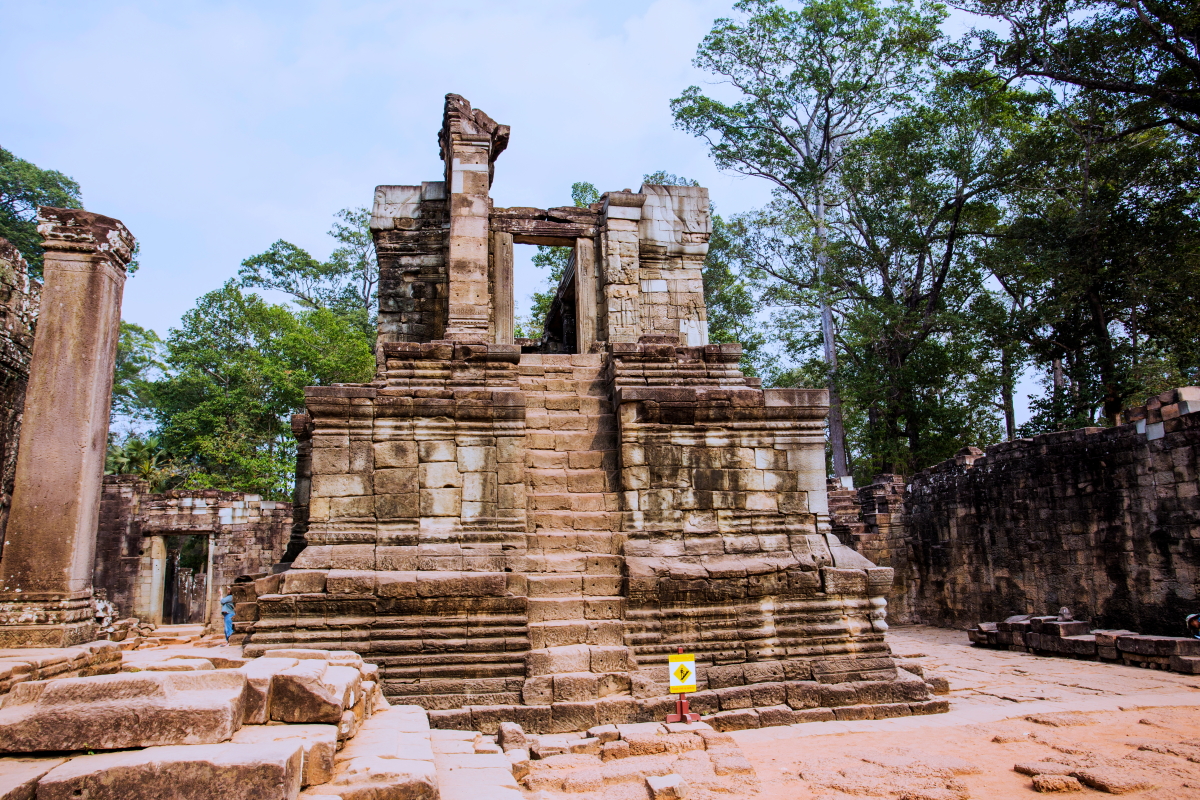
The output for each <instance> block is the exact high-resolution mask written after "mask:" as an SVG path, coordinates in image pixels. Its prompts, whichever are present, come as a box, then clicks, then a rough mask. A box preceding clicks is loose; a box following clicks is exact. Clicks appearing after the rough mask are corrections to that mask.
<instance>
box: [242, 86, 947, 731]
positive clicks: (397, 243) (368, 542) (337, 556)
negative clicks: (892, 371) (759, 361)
mask: <svg viewBox="0 0 1200 800" xmlns="http://www.w3.org/2000/svg"><path fill="white" fill-rule="evenodd" d="M508 139H509V128H508V126H505V125H500V124H497V123H496V122H494V121H493V120H492V119H490V118H489V117H488V116H487V115H486V114H484V113H483V112H482V111H480V110H478V109H472V108H471V106H470V105H469V104H468V103H467V101H466V100H464V99H463V98H461V97H459V96H457V95H449V96H448V97H447V100H446V106H445V114H444V118H443V123H442V129H441V132H440V134H439V136H438V143H439V146H440V148H441V156H442V160H443V161H444V162H445V175H444V177H443V179H442V180H439V181H431V182H425V183H422V184H420V185H411V186H381V187H379V188H378V189H377V190H376V194H375V205H374V210H373V216H372V220H371V227H372V231H373V235H374V237H375V243H376V249H377V252H378V255H379V262H380V309H381V310H380V314H379V345H378V349H377V356H378V359H377V369H376V375H375V380H373V381H372V382H371V383H369V384H363V385H338V386H332V387H316V388H310V389H309V390H308V391H307V397H306V403H307V413H306V414H304V415H300V416H299V417H297V418H296V420H295V421H294V426H293V427H294V429H295V430H296V431H297V433H298V436H299V438H300V440H301V459H300V470H299V474H298V477H297V485H298V487H299V491H298V497H297V499H298V503H297V508H296V517H297V519H307V530H306V531H304V532H303V536H304V541H303V542H296V541H294V542H293V546H292V548H290V550H289V557H290V558H292V559H294V560H292V562H291V564H290V568H289V569H287V570H286V571H283V572H280V573H278V574H274V575H271V576H269V577H266V578H262V579H259V580H257V581H255V582H253V583H248V584H244V585H241V586H239V587H236V589H235V591H236V594H235V597H236V599H237V600H238V604H237V619H238V620H240V622H238V623H237V625H236V628H237V630H238V633H239V635H240V636H243V637H244V643H245V653H246V655H257V654H261V653H263V652H265V651H267V650H270V649H273V648H280V647H302V648H329V649H335V650H353V651H355V652H357V653H360V654H362V656H363V657H364V658H366V659H367V660H368V661H369V662H371V663H373V664H377V665H378V666H379V669H380V681H381V686H382V689H383V691H384V693H385V694H386V696H387V697H388V698H390V699H392V700H394V701H401V702H406V703H415V704H419V705H421V706H424V707H425V708H427V709H429V710H430V711H431V712H432V713H431V720H432V724H434V725H435V726H439V727H443V728H459V729H480V730H484V731H494V730H495V728H496V725H498V724H499V722H500V721H502V720H514V721H517V722H520V723H521V724H522V725H524V726H525V728H526V730H532V731H538V732H551V731H570V730H583V729H586V728H589V727H591V726H594V725H597V724H607V723H625V722H635V721H646V720H651V719H658V718H660V717H662V716H663V715H664V714H665V713H667V711H668V710H669V709H670V708H671V706H672V705H673V702H674V701H673V699H672V698H671V697H670V696H669V695H668V693H667V687H666V670H665V664H666V661H667V654H668V653H673V652H676V650H677V649H678V648H679V647H683V648H685V649H687V650H689V651H694V652H695V653H696V655H697V658H698V661H699V663H700V664H701V665H702V666H701V670H700V672H701V678H700V680H701V687H700V688H701V689H702V691H700V692H699V693H698V694H696V695H694V696H693V698H692V706H693V708H694V709H695V710H698V711H701V712H703V713H706V714H718V715H720V716H725V717H729V720H728V725H729V726H740V727H757V726H758V724H759V718H760V716H762V718H763V719H764V720H767V719H773V720H775V722H770V723H767V722H764V723H763V724H779V723H782V722H790V721H799V720H801V719H805V718H812V719H831V718H833V717H834V716H835V715H836V716H837V718H839V719H859V718H870V717H873V716H896V715H908V714H911V713H929V712H932V711H937V710H944V708H945V703H944V701H937V700H931V699H930V698H929V695H928V693H927V689H926V686H925V684H924V683H923V682H922V681H921V680H920V679H918V678H916V677H915V676H911V675H908V673H900V674H899V675H898V673H897V670H896V668H895V665H894V663H893V660H892V657H891V654H890V652H889V650H888V646H887V644H886V642H885V641H884V631H885V630H886V629H887V626H886V623H885V616H886V603H885V600H884V597H885V595H886V593H887V591H888V589H889V587H890V586H891V582H892V570H891V569H889V568H880V567H876V566H875V565H874V564H872V563H871V562H870V561H868V560H867V559H866V558H864V557H862V556H860V555H859V554H857V553H855V552H854V551H853V550H851V549H850V548H848V547H845V546H843V545H842V544H841V543H839V541H838V540H837V539H836V538H835V537H834V536H833V535H832V533H831V531H830V525H829V516H828V509H827V501H826V486H825V456H824V430H823V424H824V418H825V415H826V411H827V395H826V392H825V391H824V390H811V389H763V388H761V385H760V381H759V380H758V379H756V378H750V377H746V376H744V375H743V374H742V373H741V372H740V371H739V370H738V361H739V357H740V355H741V347H740V345H737V344H710V343H709V342H708V340H707V327H706V316H705V314H706V312H705V306H704V295H703V286H702V283H701V266H702V262H703V260H704V257H705V253H706V252H707V249H708V239H709V235H710V233H711V219H710V215H709V200H708V192H707V190H705V189H702V188H698V187H685V186H653V185H646V186H642V187H641V189H640V190H639V191H637V192H629V191H621V192H608V193H607V194H605V195H603V196H602V197H601V199H600V201H599V202H597V203H595V204H593V205H592V206H591V207H588V208H551V209H538V208H523V207H522V208H494V207H493V206H492V203H491V200H490V199H489V188H490V186H491V183H492V179H493V176H494V171H495V164H496V160H497V158H498V156H499V155H500V154H501V153H502V152H503V150H504V149H505V147H506V146H507V144H508ZM514 244H545V245H558V246H570V247H572V248H573V255H572V257H571V260H570V264H569V266H568V268H567V270H566V273H565V275H564V277H563V280H562V283H561V284H560V286H559V288H558V292H557V296H556V299H555V302H554V307H553V309H552V311H551V313H550V316H549V325H548V328H549V331H548V335H547V337H546V339H545V340H544V341H543V343H541V344H540V345H530V344H525V345H524V346H522V345H521V344H518V343H517V342H516V341H515V340H514V337H513V245H514ZM306 494H307V496H305V495H306ZM301 545H303V547H301ZM901 676H907V677H908V678H911V680H906V679H904V678H903V677H901ZM830 709H834V710H833V711H831V710H830ZM806 715H807V716H806Z"/></svg>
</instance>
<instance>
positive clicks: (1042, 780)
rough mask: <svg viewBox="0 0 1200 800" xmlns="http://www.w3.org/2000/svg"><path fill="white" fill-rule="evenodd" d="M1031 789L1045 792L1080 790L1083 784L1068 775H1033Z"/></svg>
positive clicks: (1056, 792)
mask: <svg viewBox="0 0 1200 800" xmlns="http://www.w3.org/2000/svg"><path fill="white" fill-rule="evenodd" d="M1033 790H1034V791H1035V792H1043V793H1045V794H1059V793H1067V792H1082V791H1083V786H1082V785H1081V784H1080V783H1079V781H1078V780H1077V779H1075V778H1072V777H1071V776H1070V775H1034V776H1033Z"/></svg>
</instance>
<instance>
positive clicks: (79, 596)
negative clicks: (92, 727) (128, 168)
mask: <svg viewBox="0 0 1200 800" xmlns="http://www.w3.org/2000/svg"><path fill="white" fill-rule="evenodd" d="M38 231H39V232H40V233H41V235H42V237H43V238H44V240H45V242H44V246H45V248H46V259H45V286H44V288H43V290H42V308H41V315H40V318H39V320H38V325H37V334H36V337H35V339H34V345H33V358H32V363H31V366H30V375H29V390H28V393H27V395H26V401H25V417H24V422H23V424H22V426H21V438H20V447H19V452H18V455H17V474H16V485H15V488H14V492H13V507H12V513H11V516H10V517H9V522H8V530H7V535H6V543H5V547H4V556H3V559H2V560H0V647H67V646H70V645H74V644H78V643H81V642H86V641H90V640H91V639H93V638H94V636H93V632H94V622H93V612H92V608H91V597H92V569H93V563H92V562H93V558H94V554H95V544H96V525H97V522H98V518H99V510H100V492H101V481H102V479H103V473H104V452H105V448H106V446H107V438H108V414H109V405H110V402H111V399H112V379H113V363H114V361H115V359H116V353H117V339H118V336H119V334H120V323H121V291H122V289H123V287H124V285H125V267H126V265H127V264H128V263H129V260H130V258H131V256H132V253H133V247H134V239H133V236H131V235H130V233H129V231H128V230H126V228H125V226H124V225H122V224H121V223H120V222H119V221H118V220H115V219H111V218H110V217H102V216H100V215H99V214H93V213H90V212H87V211H80V210H77V209H63V208H42V209H41V210H40V212H39V223H38Z"/></svg>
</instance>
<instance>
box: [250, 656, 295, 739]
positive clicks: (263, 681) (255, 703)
mask: <svg viewBox="0 0 1200 800" xmlns="http://www.w3.org/2000/svg"><path fill="white" fill-rule="evenodd" d="M298 663H299V662H298V661H297V660H296V659H294V658H255V659H253V660H251V661H249V662H247V663H246V664H245V666H242V667H239V668H238V671H239V672H241V673H242V674H243V675H245V676H246V724H247V725H264V724H266V722H267V721H268V720H269V719H270V718H271V690H272V687H273V686H274V685H275V676H276V675H278V674H279V673H281V672H283V671H284V670H286V669H290V668H291V667H294V666H296V664H298Z"/></svg>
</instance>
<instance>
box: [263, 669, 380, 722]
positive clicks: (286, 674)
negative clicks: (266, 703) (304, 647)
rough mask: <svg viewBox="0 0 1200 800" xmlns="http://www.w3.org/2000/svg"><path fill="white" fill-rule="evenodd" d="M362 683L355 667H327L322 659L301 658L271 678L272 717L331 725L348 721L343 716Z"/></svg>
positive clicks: (287, 720)
mask: <svg viewBox="0 0 1200 800" xmlns="http://www.w3.org/2000/svg"><path fill="white" fill-rule="evenodd" d="M361 683H362V676H361V674H360V673H359V672H358V670H357V669H352V668H350V667H335V666H330V665H329V663H328V662H327V661H325V660H324V659H305V660H300V661H298V662H297V663H296V664H295V666H292V667H289V668H288V669H285V670H284V671H282V672H280V673H278V674H277V675H275V677H274V679H273V681H272V688H271V706H270V708H271V719H273V720H275V721H276V722H309V723H312V722H319V723H326V724H333V725H340V724H342V723H343V722H349V721H347V720H344V719H343V715H344V714H345V712H346V710H347V709H349V708H352V707H353V706H354V704H355V703H356V702H357V701H358V698H359V697H360V696H361ZM352 716H353V715H352ZM353 725H357V721H355V722H354V723H352V726H353Z"/></svg>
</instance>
